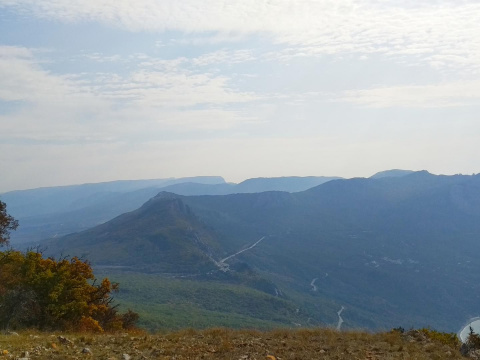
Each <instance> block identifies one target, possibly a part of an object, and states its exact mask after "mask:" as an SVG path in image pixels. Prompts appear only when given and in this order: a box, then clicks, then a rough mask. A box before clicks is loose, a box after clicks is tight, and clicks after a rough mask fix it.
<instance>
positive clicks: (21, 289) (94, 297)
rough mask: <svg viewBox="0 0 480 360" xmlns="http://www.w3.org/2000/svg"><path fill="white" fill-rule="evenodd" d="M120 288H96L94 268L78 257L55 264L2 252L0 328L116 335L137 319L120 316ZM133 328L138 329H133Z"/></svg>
mask: <svg viewBox="0 0 480 360" xmlns="http://www.w3.org/2000/svg"><path fill="white" fill-rule="evenodd" d="M117 289H118V284H116V283H111V282H110V281H109V280H108V279H107V278H105V279H103V280H102V281H101V282H100V283H99V284H97V282H96V279H95V277H94V275H93V270H92V268H91V266H90V264H89V263H88V262H86V261H82V260H80V259H78V258H76V257H73V258H71V259H66V258H64V259H60V260H55V259H53V258H46V259H45V258H43V256H42V254H41V253H39V252H36V251H27V252H26V253H22V252H20V251H14V250H7V251H5V252H0V326H2V327H4V328H9V327H14V328H22V327H36V328H39V329H41V330H44V329H45V330H47V329H48V330H54V329H61V330H72V331H75V330H77V331H95V332H102V331H115V330H121V329H126V328H130V327H131V326H133V325H134V323H135V321H136V320H137V319H138V317H137V318H135V317H133V318H132V314H130V313H127V314H125V315H121V314H119V313H118V312H117V309H116V306H114V305H112V304H113V298H112V297H111V295H110V294H111V293H112V292H114V291H116V290H117ZM132 323H133V324H132Z"/></svg>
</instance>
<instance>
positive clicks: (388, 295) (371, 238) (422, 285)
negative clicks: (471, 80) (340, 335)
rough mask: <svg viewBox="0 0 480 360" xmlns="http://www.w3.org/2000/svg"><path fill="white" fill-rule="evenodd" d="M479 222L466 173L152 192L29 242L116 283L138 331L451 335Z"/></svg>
mask: <svg viewBox="0 0 480 360" xmlns="http://www.w3.org/2000/svg"><path fill="white" fill-rule="evenodd" d="M122 198H123V197H122V196H120V197H119V199H122ZM98 212H99V211H92V214H95V213H98ZM479 219H480V177H479V176H478V175H476V176H438V175H432V174H430V173H428V172H425V171H421V172H406V173H401V174H396V175H395V176H388V172H387V173H383V174H381V175H379V176H376V177H372V178H354V179H333V180H331V181H329V182H325V183H323V184H320V185H318V186H315V187H312V188H309V189H307V190H303V191H299V192H295V191H292V192H286V191H265V192H252V193H237V194H224V195H188V196H186V195H180V194H174V193H172V192H166V191H160V192H159V193H158V194H157V195H155V196H153V197H151V198H150V199H149V200H148V201H146V202H145V203H144V204H143V205H142V206H140V207H139V208H138V209H136V210H133V211H130V212H126V213H123V214H121V215H119V216H117V217H114V218H113V219H111V220H109V221H106V222H104V223H102V224H100V225H97V226H95V227H93V228H90V229H88V230H84V231H81V232H78V233H73V234H69V235H66V236H63V237H56V238H51V239H47V240H45V241H42V242H40V243H38V244H39V245H40V246H42V247H44V248H45V249H46V250H45V252H46V254H47V255H52V256H60V254H69V255H78V256H82V257H83V258H86V259H88V260H89V261H91V262H92V264H93V266H94V268H95V270H96V273H98V274H100V275H101V276H107V277H109V278H111V279H113V280H114V281H118V282H119V283H120V284H121V286H120V292H119V293H118V294H117V295H116V298H117V299H118V301H119V303H120V304H121V306H122V307H124V308H125V309H126V308H132V309H134V310H135V311H137V312H139V313H140V315H141V320H140V323H141V325H142V326H143V327H145V328H147V329H150V330H167V329H181V328H186V327H197V328H205V327H211V326H228V327H234V328H242V327H253V328H259V329H271V328H277V327H318V326H321V327H330V328H334V329H335V328H338V329H342V330H343V329H356V328H362V329H370V330H376V331H378V330H386V329H391V328H394V327H399V326H400V327H403V328H407V329H408V328H418V327H433V328H435V329H439V330H442V331H450V332H457V331H458V330H459V329H460V328H461V327H462V326H463V325H464V322H465V321H466V319H469V318H471V317H472V316H476V314H477V311H478V302H479V301H480V287H479V284H480V281H479V280H480V279H479V275H478V274H480V263H479V261H478V259H477V258H476V256H475V254H476V253H478V252H479V251H480V243H479V242H478V239H479V237H480V221H479ZM20 220H21V219H20ZM77 220H78V221H81V217H80V218H78V219H77ZM19 244H21V242H19ZM29 246H31V243H30V245H29Z"/></svg>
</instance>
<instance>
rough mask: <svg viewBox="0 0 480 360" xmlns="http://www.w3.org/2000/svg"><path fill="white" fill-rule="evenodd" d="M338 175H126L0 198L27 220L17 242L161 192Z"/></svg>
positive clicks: (103, 216) (274, 185)
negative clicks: (236, 178)
mask: <svg viewBox="0 0 480 360" xmlns="http://www.w3.org/2000/svg"><path fill="white" fill-rule="evenodd" d="M333 179H337V178H335V177H283V178H258V179H249V180H246V181H244V182H242V183H240V184H231V183H226V182H225V180H224V179H223V178H222V177H220V176H199V177H189V178H180V179H153V180H129V181H127V180H122V181H113V182H106V183H97V184H83V185H72V186H60V187H52V188H39V189H32V190H21V191H12V192H8V193H5V194H2V195H1V196H0V198H1V199H2V201H4V202H6V203H7V204H8V210H9V213H10V214H12V216H14V217H15V218H16V219H18V220H19V221H20V223H21V226H20V228H19V230H18V231H17V232H15V233H14V234H12V237H11V240H12V243H13V244H15V243H20V242H28V241H37V240H41V239H45V238H49V237H54V236H62V235H66V234H68V233H71V232H76V231H81V230H84V229H88V228H90V227H92V226H95V225H98V224H101V223H104V222H105V221H108V220H110V219H112V218H114V217H115V216H118V215H120V214H122V213H125V212H128V211H132V210H135V209H136V208H138V207H139V206H141V205H142V204H143V203H144V202H145V201H147V200H148V199H150V198H151V197H153V196H155V195H156V194H158V193H159V192H160V191H168V192H173V193H176V194H179V195H226V194H232V193H247V192H261V191H266V190H281V191H288V192H294V191H302V190H306V189H308V188H310V187H312V186H316V185H319V184H322V183H324V182H327V181H330V180H333Z"/></svg>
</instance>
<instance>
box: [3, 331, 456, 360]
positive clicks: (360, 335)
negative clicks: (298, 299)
mask: <svg viewBox="0 0 480 360" xmlns="http://www.w3.org/2000/svg"><path fill="white" fill-rule="evenodd" d="M88 358H92V359H105V360H107V359H111V360H113V359H118V360H120V359H122V360H123V359H124V360H128V359H132V360H134V359H177V360H180V359H235V360H249V359H266V360H286V359H302V360H303V359H349V360H350V359H368V360H374V359H412V360H413V359H465V357H463V356H462V355H461V353H460V351H459V349H458V348H457V347H455V346H449V345H445V344H442V343H441V342H439V341H435V340H432V339H429V338H427V337H425V336H423V334H419V332H415V331H414V332H412V331H411V332H407V333H404V334H402V333H400V332H389V333H378V334H369V333H365V332H337V331H334V330H326V329H318V330H275V331H270V332H259V331H253V330H252V331H246V330H228V329H210V330H203V331H196V330H185V331H181V332H174V333H165V334H156V335H151V334H146V333H141V332H140V333H139V332H137V333H133V334H127V333H123V334H98V335H93V334H60V333H54V334H53V333H48V334H46V333H39V332H20V333H18V334H17V333H9V334H4V335H0V359H1V360H3V359H25V360H26V359H32V360H33V359H88Z"/></svg>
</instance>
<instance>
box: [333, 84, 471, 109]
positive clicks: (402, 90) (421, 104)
mask: <svg viewBox="0 0 480 360" xmlns="http://www.w3.org/2000/svg"><path fill="white" fill-rule="evenodd" d="M334 101H346V102H351V103H354V104H357V105H361V106H366V107H373V108H386V107H406V108H442V107H455V106H465V105H478V104H479V103H480V81H464V82H451V83H442V84H438V85H412V86H393V87H379V88H373V89H367V90H351V91H346V92H345V93H344V96H342V97H340V98H338V99H335V100H334Z"/></svg>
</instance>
